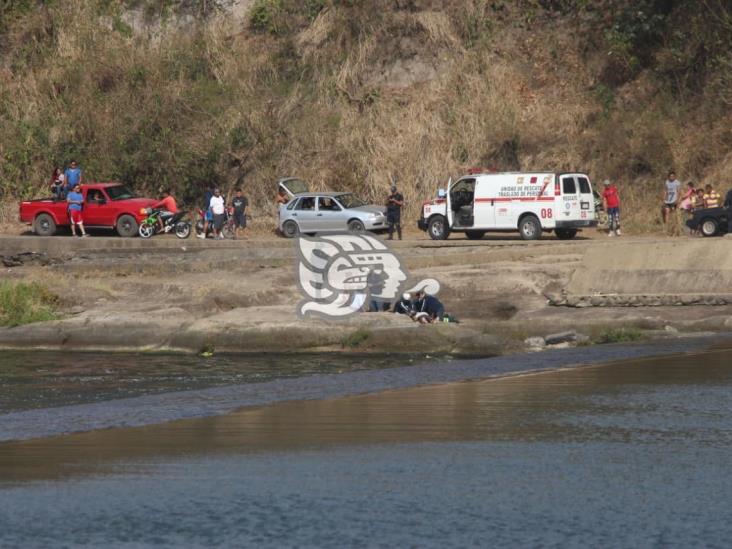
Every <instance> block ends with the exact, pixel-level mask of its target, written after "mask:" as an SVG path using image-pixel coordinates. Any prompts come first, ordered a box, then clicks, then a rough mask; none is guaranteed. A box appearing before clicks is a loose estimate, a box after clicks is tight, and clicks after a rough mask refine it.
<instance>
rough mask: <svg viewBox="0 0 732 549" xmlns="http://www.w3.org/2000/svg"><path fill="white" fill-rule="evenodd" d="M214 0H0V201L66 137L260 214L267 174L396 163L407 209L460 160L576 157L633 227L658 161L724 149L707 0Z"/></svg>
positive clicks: (351, 185) (66, 149)
mask: <svg viewBox="0 0 732 549" xmlns="http://www.w3.org/2000/svg"><path fill="white" fill-rule="evenodd" d="M423 4H424V5H425V6H427V5H428V6H429V8H428V7H423V6H422V5H423ZM230 5H231V3H230V2H228V0H89V1H85V0H69V1H65V2H50V1H44V0H21V1H13V2H11V1H8V0H5V1H3V0H0V201H3V200H4V201H15V200H17V199H18V198H21V197H30V196H34V195H39V194H42V193H45V192H46V189H47V183H48V178H49V175H50V173H51V170H52V168H53V166H54V165H60V164H63V163H66V162H68V160H69V159H70V158H71V157H75V158H76V159H77V160H79V161H80V163H81V165H82V167H83V168H84V170H85V173H86V176H87V179H88V180H120V181H123V182H125V183H127V184H130V185H132V186H133V187H134V188H136V189H137V190H138V191H140V192H143V193H149V192H156V191H157V190H159V189H160V188H162V187H167V186H170V187H172V188H173V190H174V192H175V194H176V195H177V196H178V197H179V198H180V199H182V200H183V201H184V202H187V203H193V202H194V201H196V200H197V199H198V197H200V194H201V186H202V184H204V183H211V184H215V185H220V186H223V187H224V188H225V189H230V188H233V187H235V186H240V185H244V186H245V188H246V189H247V193H248V195H249V198H250V201H251V203H252V205H253V207H254V211H255V213H259V214H261V215H262V216H265V215H271V211H272V210H271V207H270V205H271V196H272V192H273V186H272V185H273V181H274V180H275V179H276V178H277V177H278V176H282V175H290V174H292V175H298V176H300V177H302V178H304V179H307V180H309V181H311V182H312V183H313V184H314V185H315V186H316V187H320V188H326V187H328V188H336V187H337V188H343V189H351V190H353V191H356V192H358V193H359V194H361V195H363V196H364V198H366V199H368V200H376V201H382V200H383V195H384V193H385V192H386V189H387V186H388V184H389V183H390V182H391V181H392V180H396V181H398V182H399V184H400V185H401V187H402V190H403V193H404V195H405V198H406V199H407V209H408V212H407V215H414V214H416V211H417V209H418V208H419V205H420V204H421V201H422V200H424V199H425V198H427V197H429V196H432V195H433V194H434V192H435V190H436V189H437V188H438V187H439V186H444V183H445V181H446V180H447V178H448V177H450V176H454V175H457V174H460V173H463V172H464V171H465V170H466V169H467V168H469V167H471V166H478V165H480V166H490V167H493V168H495V169H498V170H515V169H521V170H538V169H542V170H544V169H556V170H575V169H581V170H586V171H588V172H589V173H590V174H591V175H592V177H593V178H594V180H595V181H601V180H602V179H605V178H610V179H614V180H616V181H618V182H619V183H620V191H621V195H622V198H623V202H624V212H623V216H624V223H625V227H626V228H628V229H637V230H648V229H649V228H652V225H650V223H649V220H651V219H655V218H657V217H658V211H657V210H658V208H657V206H658V204H657V202H658V195H659V186H660V182H661V181H662V179H663V177H664V176H665V174H666V172H667V170H668V169H669V168H670V167H671V166H673V167H674V168H675V169H676V171H677V173H679V175H680V176H681V177H682V178H683V179H693V180H695V181H703V182H706V181H711V182H714V183H719V182H721V180H722V177H723V176H725V175H726V174H728V173H729V171H730V170H732V156H730V155H729V154H728V153H729V151H730V148H732V131H730V129H729V128H730V127H732V109H730V107H731V106H732V8H730V7H729V5H728V3H727V2H723V1H721V0H705V1H704V2H697V1H694V0H678V1H674V2H668V1H665V0H614V1H610V0H598V1H590V0H552V1H545V0H518V1H516V2H509V1H506V0H446V1H445V2H439V3H429V2H427V3H415V2H401V1H400V2H394V1H392V0H372V1H369V2H365V1H363V0H255V1H254V3H253V5H252V7H251V8H250V10H249V12H248V13H247V14H246V15H245V16H244V18H243V20H235V19H234V18H233V17H230V16H221V15H222V14H225V10H226V9H228V7H229V6H230ZM258 210H259V211H258Z"/></svg>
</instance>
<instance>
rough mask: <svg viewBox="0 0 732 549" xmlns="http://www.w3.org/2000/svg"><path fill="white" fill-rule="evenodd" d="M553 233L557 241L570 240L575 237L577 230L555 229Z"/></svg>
mask: <svg viewBox="0 0 732 549" xmlns="http://www.w3.org/2000/svg"><path fill="white" fill-rule="evenodd" d="M554 233H555V234H556V235H557V238H558V239H559V240H572V239H573V238H574V237H575V236H577V229H555V230H554Z"/></svg>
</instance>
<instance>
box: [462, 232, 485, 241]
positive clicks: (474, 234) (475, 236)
mask: <svg viewBox="0 0 732 549" xmlns="http://www.w3.org/2000/svg"><path fill="white" fill-rule="evenodd" d="M465 236H467V237H468V239H469V240H480V239H482V238H483V237H484V236H485V231H465Z"/></svg>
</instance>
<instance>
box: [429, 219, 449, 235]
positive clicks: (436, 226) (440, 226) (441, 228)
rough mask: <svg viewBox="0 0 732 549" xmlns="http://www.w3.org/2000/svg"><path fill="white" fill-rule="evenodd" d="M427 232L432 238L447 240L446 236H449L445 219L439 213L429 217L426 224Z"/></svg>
mask: <svg viewBox="0 0 732 549" xmlns="http://www.w3.org/2000/svg"><path fill="white" fill-rule="evenodd" d="M427 232H428V233H429V235H430V238H431V239H432V240H447V237H448V236H450V229H449V228H448V226H447V219H445V218H444V217H443V216H441V215H436V216H434V217H432V218H430V221H429V223H428V224H427Z"/></svg>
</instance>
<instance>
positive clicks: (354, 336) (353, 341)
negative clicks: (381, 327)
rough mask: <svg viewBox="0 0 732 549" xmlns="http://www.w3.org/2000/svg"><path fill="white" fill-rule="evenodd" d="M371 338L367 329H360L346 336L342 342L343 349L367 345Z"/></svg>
mask: <svg viewBox="0 0 732 549" xmlns="http://www.w3.org/2000/svg"><path fill="white" fill-rule="evenodd" d="M370 338H371V332H370V331H369V330H367V329H365V328H359V329H358V330H356V331H355V332H352V333H350V334H348V335H347V336H345V337H344V338H343V339H342V340H341V346H342V347H349V348H351V349H355V348H357V347H360V346H361V345H363V344H364V343H366V342H367V341H368V340H369V339H370Z"/></svg>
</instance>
